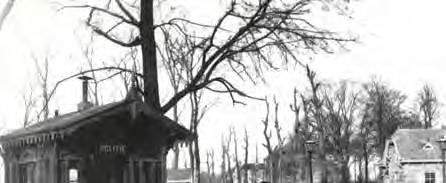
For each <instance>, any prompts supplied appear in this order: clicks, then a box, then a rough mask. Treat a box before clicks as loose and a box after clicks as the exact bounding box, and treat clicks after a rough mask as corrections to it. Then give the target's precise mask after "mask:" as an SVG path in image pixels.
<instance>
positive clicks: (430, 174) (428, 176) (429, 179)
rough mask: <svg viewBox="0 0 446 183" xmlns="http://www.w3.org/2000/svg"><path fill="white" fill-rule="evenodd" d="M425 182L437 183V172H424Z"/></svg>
mask: <svg viewBox="0 0 446 183" xmlns="http://www.w3.org/2000/svg"><path fill="white" fill-rule="evenodd" d="M424 182H425V183H435V172H426V173H424Z"/></svg>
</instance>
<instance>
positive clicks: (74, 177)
mask: <svg viewBox="0 0 446 183" xmlns="http://www.w3.org/2000/svg"><path fill="white" fill-rule="evenodd" d="M68 182H69V183H78V182H79V172H78V170H77V169H76V168H70V169H69V170H68Z"/></svg>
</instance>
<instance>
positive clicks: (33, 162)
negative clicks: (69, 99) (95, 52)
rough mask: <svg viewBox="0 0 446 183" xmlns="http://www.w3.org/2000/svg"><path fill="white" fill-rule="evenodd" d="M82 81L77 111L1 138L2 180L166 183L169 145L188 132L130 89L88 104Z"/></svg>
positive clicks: (18, 182) (187, 136)
mask: <svg viewBox="0 0 446 183" xmlns="http://www.w3.org/2000/svg"><path fill="white" fill-rule="evenodd" d="M84 79H85V78H84ZM83 86H84V88H83V91H84V92H83V100H82V102H81V103H80V104H79V105H78V111H76V112H72V113H68V114H64V115H59V116H54V117H53V118H50V119H48V120H45V121H42V122H38V123H35V124H33V125H30V126H28V127H26V128H22V129H18V130H15V131H12V132H11V133H8V134H6V135H3V136H1V137H0V144H1V153H2V154H1V155H2V157H3V161H4V169H5V182H6V183H160V182H165V181H166V164H165V162H166V161H165V157H166V154H167V152H168V150H169V149H170V148H171V147H172V146H173V144H174V143H178V142H181V141H186V140H189V139H191V138H192V134H191V133H190V132H189V131H188V130H187V129H186V128H184V127H182V126H181V125H179V124H178V123H176V122H175V121H172V120H171V119H169V118H167V117H166V116H164V115H163V114H162V113H161V112H158V111H157V110H154V109H152V108H150V107H149V106H148V105H145V104H144V103H143V102H142V99H141V98H140V97H139V96H138V94H137V93H136V90H135V89H131V90H130V92H129V95H128V96H127V97H126V98H125V99H124V100H122V101H119V102H113V103H110V104H106V105H102V106H93V105H92V104H91V103H90V102H88V100H87V98H88V97H87V80H84V82H83Z"/></svg>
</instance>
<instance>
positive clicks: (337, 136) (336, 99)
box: [324, 82, 360, 182]
mask: <svg viewBox="0 0 446 183" xmlns="http://www.w3.org/2000/svg"><path fill="white" fill-rule="evenodd" d="M358 96H359V94H358V93H357V92H354V91H350V90H349V88H348V87H347V83H345V82H344V83H341V86H340V87H339V88H336V89H335V90H334V91H332V92H330V93H329V92H328V91H326V93H325V96H324V101H325V102H324V107H325V109H326V110H327V118H326V119H327V121H326V123H327V126H328V128H327V129H326V131H327V135H328V136H329V138H328V144H327V146H328V149H331V154H332V155H333V156H334V158H335V160H337V161H338V162H340V165H341V178H342V181H343V182H349V181H350V167H349V163H350V158H351V150H352V146H351V144H350V142H351V137H352V135H353V132H354V131H353V130H354V128H353V127H354V123H355V121H356V117H357V113H358V110H359V109H360V106H359V102H358Z"/></svg>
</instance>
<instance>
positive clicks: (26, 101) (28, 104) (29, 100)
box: [22, 86, 36, 127]
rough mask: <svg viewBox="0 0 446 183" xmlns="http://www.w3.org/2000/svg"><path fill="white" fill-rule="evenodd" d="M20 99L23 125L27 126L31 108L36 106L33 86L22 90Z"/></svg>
mask: <svg viewBox="0 0 446 183" xmlns="http://www.w3.org/2000/svg"><path fill="white" fill-rule="evenodd" d="M22 100H23V107H24V113H23V124H22V125H23V127H26V126H28V125H29V124H30V123H31V119H30V115H31V112H32V111H33V109H34V108H35V107H36V98H35V96H34V94H33V88H32V87H31V86H30V88H29V89H28V90H26V91H23V92H22Z"/></svg>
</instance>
